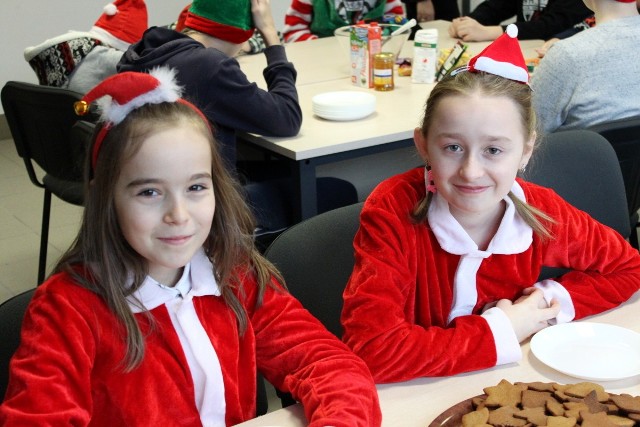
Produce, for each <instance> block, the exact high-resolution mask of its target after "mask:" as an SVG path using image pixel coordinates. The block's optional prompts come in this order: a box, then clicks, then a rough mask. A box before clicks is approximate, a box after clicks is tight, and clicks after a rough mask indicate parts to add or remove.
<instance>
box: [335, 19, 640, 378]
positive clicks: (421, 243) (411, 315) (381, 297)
mask: <svg viewBox="0 0 640 427" xmlns="http://www.w3.org/2000/svg"><path fill="white" fill-rule="evenodd" d="M510 31H512V30H510ZM513 44H515V48H516V49H517V51H518V53H519V57H517V58H516V60H512V57H513V54H509V53H508V52H504V51H503V50H504V49H506V50H512V49H513V47H510V46H512V45H513ZM495 48H497V49H498V50H500V52H497V54H496V52H494V51H493V49H495ZM494 54H495V55H494ZM505 61H506V62H507V63H505ZM469 68H470V71H472V72H473V70H482V71H487V72H491V73H492V74H498V75H502V76H503V77H507V78H510V79H512V80H516V81H519V82H522V83H523V84H526V82H527V81H528V75H527V73H526V66H525V65H524V59H522V54H521V53H520V49H519V46H518V45H517V42H516V40H515V35H514V34H513V33H511V32H509V33H505V34H504V35H503V36H502V37H501V38H499V39H498V40H497V41H496V42H495V43H494V44H493V45H491V46H489V47H488V48H487V50H485V51H484V52H483V53H481V54H480V55H479V57H477V58H474V59H473V60H472V61H471V62H470V64H469ZM430 188H432V186H431V185H430V184H429V182H428V178H427V176H426V171H425V170H424V168H418V169H414V170H411V171H408V172H406V173H404V174H401V175H398V176H395V177H392V178H390V179H388V180H386V181H385V182H383V183H382V184H381V185H379V186H378V187H377V188H376V189H375V190H374V191H373V193H372V194H371V195H370V196H369V198H368V199H367V201H366V203H365V205H364V208H363V210H362V214H361V217H360V229H359V231H358V233H357V235H356V238H355V241H354V246H355V259H356V263H355V268H354V271H353V273H352V275H351V278H350V280H349V283H348V285H347V288H346V290H345V292H344V308H343V312H342V323H343V326H344V330H345V334H344V337H343V339H344V341H345V342H346V343H347V344H348V345H349V347H351V348H352V349H353V350H354V352H355V353H356V354H357V355H359V356H360V357H362V358H363V359H364V360H365V362H366V363H367V365H368V366H369V368H370V370H371V372H372V374H373V377H374V380H375V381H376V382H378V383H380V382H395V381H404V380H409V379H412V378H417V377H425V376H444V375H454V374H458V373H461V372H466V371H472V370H479V369H485V368H489V367H492V366H496V365H499V364H504V363H510V362H515V361H517V360H519V359H520V358H521V351H520V345H519V343H518V339H517V338H516V335H515V333H514V331H513V328H512V326H511V323H510V321H509V319H508V318H507V317H506V315H505V314H504V312H503V311H502V310H500V309H498V308H495V307H494V308H491V309H489V310H487V311H484V312H483V308H484V306H485V305H486V304H488V303H494V302H496V301H498V300H500V299H503V298H505V299H509V300H512V301H513V300H515V299H516V298H517V297H519V296H520V295H521V294H522V290H523V289H525V288H528V287H530V286H532V285H533V286H536V287H538V288H540V289H541V290H542V291H543V293H544V297H545V300H546V301H547V303H548V302H550V301H551V299H552V298H556V299H557V300H559V301H560V303H561V306H562V310H561V312H560V314H559V315H558V316H557V318H556V319H555V321H556V322H568V321H571V320H573V319H579V318H582V317H585V316H588V315H591V314H595V313H598V312H602V311H604V310H607V309H610V308H613V307H615V306H617V305H618V304H620V303H621V302H623V301H626V300H627V299H628V298H629V297H630V296H631V295H632V294H633V293H635V292H636V291H637V290H638V289H639V288H640V255H639V254H638V251H636V250H635V249H633V248H632V247H631V246H630V245H629V244H628V243H627V242H626V241H625V240H624V239H623V238H622V237H621V236H620V235H619V234H618V233H616V232H615V231H614V230H612V229H610V228H608V227H606V226H604V225H602V224H600V223H598V222H596V221H595V220H594V219H592V218H591V217H590V216H589V215H588V214H586V213H585V212H582V211H579V210H578V209H576V208H574V207H573V206H571V205H569V204H568V203H567V202H565V201H564V200H563V199H562V198H560V197H559V196H558V195H557V194H556V193H555V192H554V191H553V190H550V189H546V188H543V187H540V186H537V185H534V184H531V183H527V182H525V181H522V180H520V179H517V180H516V181H515V182H514V184H513V186H512V188H511V192H512V193H513V194H514V195H515V196H516V197H518V198H519V199H520V200H522V201H524V202H526V203H527V204H529V205H531V206H534V207H536V208H538V209H540V210H542V211H543V212H545V213H546V214H548V215H549V216H550V217H551V218H553V219H554V220H555V223H554V224H551V225H550V226H549V228H550V231H551V234H552V235H553V238H552V239H548V240H544V241H543V240H541V239H540V238H539V236H537V235H534V233H533V230H532V228H531V227H530V226H529V225H527V224H526V223H525V222H524V220H523V219H522V218H521V217H520V215H519V214H518V213H517V211H516V209H515V206H514V204H513V202H512V200H511V199H510V198H509V197H505V198H504V202H505V204H506V210H505V214H504V216H503V218H502V221H501V223H500V226H499V228H498V231H497V232H496V234H495V236H494V237H493V239H492V240H491V242H490V243H489V245H488V247H487V249H486V250H480V249H479V248H478V246H477V245H476V244H475V242H474V241H473V240H472V239H471V238H470V237H469V235H468V234H467V233H466V232H465V230H464V229H463V228H462V226H461V225H460V224H459V223H458V222H457V221H456V220H455V218H454V217H453V216H452V215H451V213H450V212H449V206H448V203H447V201H446V200H445V199H444V198H443V197H440V196H439V194H438V192H437V191H436V192H435V194H433V198H432V202H431V205H430V207H429V211H428V224H425V223H420V224H416V223H414V222H413V221H412V220H411V218H410V216H411V212H412V211H413V209H414V208H415V206H416V205H417V203H418V202H419V201H421V200H423V199H424V198H425V195H426V192H427V189H430ZM542 266H549V267H562V268H567V269H570V270H572V271H570V272H569V273H567V274H565V275H563V276H562V277H558V278H555V279H554V280H544V281H542V282H538V283H536V281H537V278H538V276H539V274H540V271H541V268H542Z"/></svg>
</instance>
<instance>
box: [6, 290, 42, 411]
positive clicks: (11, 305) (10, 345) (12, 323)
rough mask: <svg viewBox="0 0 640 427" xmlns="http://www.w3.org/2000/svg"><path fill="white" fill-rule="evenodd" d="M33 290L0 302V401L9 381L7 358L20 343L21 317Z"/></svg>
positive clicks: (8, 358)
mask: <svg viewBox="0 0 640 427" xmlns="http://www.w3.org/2000/svg"><path fill="white" fill-rule="evenodd" d="M33 292H34V289H30V290H28V291H25V292H23V293H21V294H18V295H16V296H14V297H12V298H9V299H8V300H6V301H5V302H3V303H2V304H0V337H2V339H1V340H0V402H1V401H2V400H4V394H5V391H6V390H7V384H8V382H9V360H10V359H11V356H13V353H15V352H16V349H17V348H18V345H19V344H20V328H21V327H22V319H23V318H24V313H25V311H26V309H27V305H29V301H31V297H32V296H33Z"/></svg>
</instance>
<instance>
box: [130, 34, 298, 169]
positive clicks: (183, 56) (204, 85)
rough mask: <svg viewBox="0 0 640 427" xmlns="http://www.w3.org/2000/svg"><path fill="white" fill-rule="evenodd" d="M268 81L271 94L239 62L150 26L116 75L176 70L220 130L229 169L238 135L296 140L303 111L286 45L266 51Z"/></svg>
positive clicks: (189, 94) (189, 95) (187, 90)
mask: <svg viewBox="0 0 640 427" xmlns="http://www.w3.org/2000/svg"><path fill="white" fill-rule="evenodd" d="M264 54H265V56H266V59H267V67H266V68H265V69H264V72H263V74H264V78H265V80H266V82H267V87H268V88H269V91H265V90H262V89H260V88H258V86H257V85H256V84H255V83H251V82H249V80H247V76H246V75H245V74H244V73H243V72H242V70H241V69H240V65H239V64H238V61H236V60H235V59H234V58H230V57H228V56H227V55H225V54H224V53H222V52H221V51H219V50H217V49H213V48H205V47H204V46H203V45H202V44H201V43H199V42H197V41H195V40H194V39H192V38H191V37H189V36H186V35H184V34H181V33H178V32H176V31H173V30H169V29H166V28H160V27H151V28H149V29H148V30H147V31H145V33H144V34H143V36H142V39H141V40H140V41H139V42H137V43H135V44H133V45H131V46H130V47H129V49H128V50H127V51H126V52H125V54H124V55H123V56H122V59H121V60H120V62H119V64H118V66H117V69H118V72H124V71H139V72H148V71H149V70H150V69H152V68H154V67H158V66H168V67H170V68H174V69H176V70H177V71H178V74H177V78H178V83H179V84H180V85H181V86H183V87H184V95H183V97H184V98H185V99H187V100H189V101H190V102H192V103H193V104H195V105H196V106H198V108H200V109H201V110H202V112H203V113H204V114H205V115H206V116H207V117H208V118H209V120H210V121H211V122H212V124H213V125H214V127H215V130H216V140H217V141H218V142H219V143H220V144H221V146H220V148H221V152H222V154H223V156H224V157H225V159H226V161H227V162H229V163H228V164H229V165H235V161H236V139H235V138H236V137H235V131H245V132H252V133H257V134H260V135H267V136H279V137H286V136H295V135H297V134H298V132H299V131H300V125H301V124H302V111H301V110H300V105H299V104H298V93H297V91H296V87H295V81H296V70H295V68H294V67H293V64H292V63H290V62H288V61H287V56H286V53H285V50H284V47H283V46H271V47H268V48H267V49H266V50H265V51H264Z"/></svg>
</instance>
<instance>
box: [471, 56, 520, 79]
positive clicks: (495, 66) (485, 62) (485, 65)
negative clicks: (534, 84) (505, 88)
mask: <svg viewBox="0 0 640 427" xmlns="http://www.w3.org/2000/svg"><path fill="white" fill-rule="evenodd" d="M475 68H476V70H479V71H486V72H487V73H491V74H495V75H497V76H502V77H505V78H507V79H511V80H516V81H519V82H524V83H526V82H527V81H529V74H528V73H527V71H526V70H525V69H524V68H522V67H519V66H517V65H515V64H512V63H511V62H498V61H495V60H493V59H491V58H489V57H487V56H483V57H480V58H478V59H477V60H476V64H475Z"/></svg>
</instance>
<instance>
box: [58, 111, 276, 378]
mask: <svg viewBox="0 0 640 427" xmlns="http://www.w3.org/2000/svg"><path fill="white" fill-rule="evenodd" d="M184 124H187V125H189V126H192V127H193V128H194V129H196V130H198V131H199V132H201V133H202V134H203V135H204V136H206V138H207V139H208V140H209V142H210V144H211V151H212V165H211V176H212V178H213V191H214V194H215V197H216V210H215V214H214V218H213V224H212V227H211V230H210V232H209V237H208V238H207V240H206V241H205V243H204V250H205V253H206V254H207V256H208V257H209V259H210V260H211V262H212V263H213V265H214V268H215V272H214V273H215V275H216V280H217V281H218V286H219V287H220V291H221V293H222V296H223V298H224V300H225V302H226V303H227V305H228V306H229V307H230V308H231V309H232V310H233V312H234V313H235V315H236V318H237V321H238V326H239V329H240V331H241V332H244V331H245V329H246V326H247V315H246V313H245V311H244V309H243V306H242V303H241V302H240V300H239V299H238V297H237V296H236V292H234V288H237V287H239V282H240V280H242V277H238V276H239V274H241V275H245V274H248V275H255V277H256V279H257V282H258V286H259V288H260V292H259V298H258V303H259V304H260V303H261V301H262V296H263V294H264V289H265V287H266V286H268V285H270V284H271V278H272V277H275V278H276V279H278V280H279V281H280V282H281V283H284V282H283V280H282V277H281V275H280V274H279V273H278V272H277V270H276V269H275V267H274V266H273V265H272V264H271V263H269V262H268V261H267V260H266V259H265V258H263V257H262V256H261V255H260V253H259V252H258V251H257V250H256V248H255V246H254V240H253V230H254V228H255V225H254V219H253V216H252V214H251V212H250V210H249V208H248V207H247V205H246V203H245V201H244V198H243V197H242V190H241V188H240V186H239V185H238V183H237V182H236V181H235V180H234V179H233V178H232V177H231V175H230V174H229V172H228V171H227V169H226V167H225V165H224V163H223V160H222V157H221V156H220V154H219V152H218V149H217V148H216V146H217V144H216V142H215V139H214V137H213V134H212V132H211V130H210V128H209V126H208V123H206V122H205V121H204V120H203V118H202V117H201V116H200V115H199V114H198V113H197V112H196V111H195V110H194V109H193V108H191V107H189V106H187V105H185V104H182V103H178V102H175V103H162V104H147V105H144V106H142V107H140V108H138V109H136V110H134V111H132V112H131V113H129V115H128V116H127V117H126V118H125V119H124V120H123V121H122V122H121V123H120V124H118V125H117V126H114V127H113V128H112V129H110V130H109V132H108V133H107V135H106V137H105V139H104V141H103V143H102V146H101V148H100V153H99V156H98V161H97V163H96V165H95V170H92V169H91V161H90V157H91V156H90V155H89V156H87V161H86V171H87V172H86V174H87V177H86V188H85V208H84V213H83V216H82V223H81V226H80V230H79V232H78V235H77V237H76V239H75V241H74V242H73V244H72V246H71V247H70V248H69V249H68V250H67V252H66V253H65V254H64V255H63V256H62V258H61V259H60V260H59V261H58V264H57V265H56V267H55V269H54V272H60V271H65V272H68V273H69V274H71V275H72V277H73V278H74V279H75V280H76V281H77V283H78V284H79V285H80V286H83V287H85V288H87V289H90V290H91V291H93V292H95V293H96V294H98V295H100V296H101V297H102V298H103V299H104V300H105V302H106V303H107V305H108V306H109V308H110V309H111V310H112V311H113V312H114V313H115V315H116V317H117V318H118V319H119V320H120V321H121V322H122V325H123V326H124V330H125V337H124V340H125V341H126V349H127V350H126V355H125V358H124V360H123V362H124V364H125V368H126V370H131V369H133V368H135V367H136V366H137V365H139V364H140V362H141V361H142V358H143V356H144V337H143V335H142V332H141V329H140V327H139V325H138V323H137V321H136V319H135V317H134V315H133V312H132V311H131V309H130V307H129V304H128V303H127V299H126V298H127V297H128V296H130V295H131V294H133V293H134V292H135V291H136V290H137V289H138V288H139V287H140V286H141V285H142V282H143V281H144V279H145V277H146V275H147V264H146V260H145V259H144V258H143V257H141V256H140V255H139V254H138V253H137V252H136V251H135V250H133V249H132V248H131V246H130V245H129V244H128V243H127V241H126V240H125V238H124V236H123V234H122V231H121V229H120V225H119V223H118V220H117V215H116V211H115V206H114V190H115V183H116V182H117V180H118V177H119V176H120V173H121V170H122V165H123V164H124V163H125V162H126V161H128V159H130V158H131V157H132V156H133V155H135V153H136V152H137V151H138V150H139V149H140V147H141V146H142V143H143V142H144V141H145V140H146V139H147V138H148V137H149V136H150V135H152V134H154V133H156V132H159V131H161V130H164V129H167V128H171V127H176V126H181V125H184ZM99 128H100V126H98V128H97V129H96V132H95V133H94V143H95V135H97V134H98V132H99V130H100V129H99ZM88 152H89V153H91V152H92V149H89V150H88ZM132 279H133V283H131V280H132ZM150 320H152V319H150ZM152 325H153V323H152Z"/></svg>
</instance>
